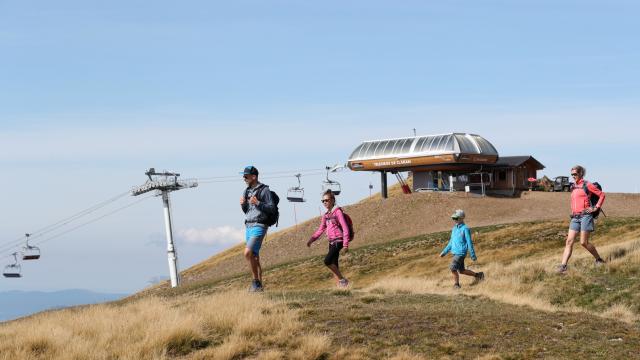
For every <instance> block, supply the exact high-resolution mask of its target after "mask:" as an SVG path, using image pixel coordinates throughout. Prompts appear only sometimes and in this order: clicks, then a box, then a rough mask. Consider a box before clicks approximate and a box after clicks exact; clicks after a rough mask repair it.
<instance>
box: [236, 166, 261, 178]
mask: <svg viewBox="0 0 640 360" xmlns="http://www.w3.org/2000/svg"><path fill="white" fill-rule="evenodd" d="M240 174H242V175H256V176H257V175H258V169H256V167H255V166H253V165H249V166H247V167H245V168H244V171H243V172H241V173H240Z"/></svg>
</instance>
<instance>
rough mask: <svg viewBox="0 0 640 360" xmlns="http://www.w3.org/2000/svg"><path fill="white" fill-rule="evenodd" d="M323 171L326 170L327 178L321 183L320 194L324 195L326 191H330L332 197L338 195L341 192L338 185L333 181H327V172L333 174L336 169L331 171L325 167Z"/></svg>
mask: <svg viewBox="0 0 640 360" xmlns="http://www.w3.org/2000/svg"><path fill="white" fill-rule="evenodd" d="M325 169H327V178H326V179H325V180H323V181H322V192H323V193H324V192H325V191H327V190H331V192H332V193H333V194H334V195H340V192H341V191H342V187H341V186H340V183H339V182H337V181H335V180H331V179H329V172H335V171H336V169H337V167H334V168H333V169H332V168H330V167H329V166H327V167H325Z"/></svg>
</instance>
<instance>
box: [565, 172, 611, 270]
mask: <svg viewBox="0 0 640 360" xmlns="http://www.w3.org/2000/svg"><path fill="white" fill-rule="evenodd" d="M586 172H587V170H586V169H585V168H584V167H582V166H580V165H576V166H574V167H572V168H571V176H572V177H573V180H574V183H573V185H572V189H571V222H570V224H569V234H568V235H567V241H566V243H565V247H564V253H563V254H562V264H560V266H559V267H558V272H559V273H561V274H564V273H566V272H567V264H568V263H569V258H570V257H571V253H572V252H573V243H574V242H575V240H576V237H577V235H578V234H580V244H581V245H582V247H584V248H585V249H587V251H589V252H590V253H591V255H593V257H594V258H595V259H596V260H595V264H596V265H601V264H604V260H603V259H602V258H601V257H600V254H598V250H596V247H595V246H593V244H591V243H589V235H591V233H592V232H593V231H594V230H595V227H594V224H593V218H594V216H593V215H594V214H597V212H598V211H600V208H601V207H602V204H603V203H604V198H605V195H604V192H602V190H600V189H598V188H597V187H596V186H595V185H594V184H592V183H590V182H588V181H587V180H585V179H584V176H585V174H586ZM590 194H595V195H597V196H598V202H597V203H595V204H592V203H591V201H590Z"/></svg>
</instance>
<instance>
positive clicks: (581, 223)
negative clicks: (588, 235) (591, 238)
mask: <svg viewBox="0 0 640 360" xmlns="http://www.w3.org/2000/svg"><path fill="white" fill-rule="evenodd" d="M569 230H573V231H578V232H581V231H585V232H591V231H593V230H594V226H593V216H591V215H590V214H584V215H578V216H577V217H572V218H571V223H570V224H569Z"/></svg>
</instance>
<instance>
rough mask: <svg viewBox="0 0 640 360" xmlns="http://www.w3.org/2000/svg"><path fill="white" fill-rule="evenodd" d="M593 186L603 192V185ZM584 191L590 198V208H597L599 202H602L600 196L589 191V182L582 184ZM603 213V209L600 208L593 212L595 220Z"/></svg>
mask: <svg viewBox="0 0 640 360" xmlns="http://www.w3.org/2000/svg"><path fill="white" fill-rule="evenodd" d="M592 184H593V186H595V187H596V188H598V190H602V185H600V184H598V183H597V182H594V183H592ZM582 190H584V193H585V194H587V198H589V206H591V207H594V206H596V204H598V201H600V196H598V195H596V194H594V193H592V192H590V191H589V188H588V187H587V182H586V181H584V182H582ZM601 211H602V209H600V208H598V210H596V211H594V212H592V213H591V215H592V216H593V218H594V219H595V218H597V217H598V216H600V212H601ZM605 216H606V215H605Z"/></svg>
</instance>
